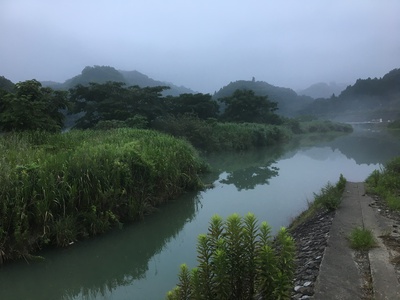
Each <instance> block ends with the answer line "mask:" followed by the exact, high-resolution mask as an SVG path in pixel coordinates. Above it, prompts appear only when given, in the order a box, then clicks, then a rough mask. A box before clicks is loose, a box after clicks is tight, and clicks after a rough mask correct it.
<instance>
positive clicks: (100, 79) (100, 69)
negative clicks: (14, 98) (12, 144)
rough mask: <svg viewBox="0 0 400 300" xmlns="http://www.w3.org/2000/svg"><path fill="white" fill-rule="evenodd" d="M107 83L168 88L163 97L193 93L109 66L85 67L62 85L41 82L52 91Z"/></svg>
mask: <svg viewBox="0 0 400 300" xmlns="http://www.w3.org/2000/svg"><path fill="white" fill-rule="evenodd" d="M107 81H117V82H124V83H126V85H128V86H131V85H138V86H140V87H146V86H149V87H154V86H168V87H170V89H168V90H165V91H164V92H163V95H164V96H167V95H171V96H178V95H179V94H183V93H195V92H194V91H193V90H191V89H189V88H186V87H183V86H176V85H174V84H172V83H169V82H163V81H158V80H154V79H152V78H150V77H148V76H146V75H144V74H142V73H140V72H138V71H121V70H116V69H115V68H113V67H109V66H93V67H89V66H87V67H85V68H84V69H83V70H82V72H81V74H79V75H77V76H74V77H72V78H70V79H67V80H66V81H65V82H64V83H59V82H53V81H42V84H43V85H44V86H48V87H51V88H53V89H70V88H72V87H74V86H76V85H77V84H82V85H87V84H89V82H96V83H105V82H107Z"/></svg>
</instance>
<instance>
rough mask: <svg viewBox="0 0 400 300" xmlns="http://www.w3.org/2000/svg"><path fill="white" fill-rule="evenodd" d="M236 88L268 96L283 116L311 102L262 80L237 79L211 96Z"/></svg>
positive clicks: (293, 113)
mask: <svg viewBox="0 0 400 300" xmlns="http://www.w3.org/2000/svg"><path fill="white" fill-rule="evenodd" d="M237 89H247V90H252V91H254V93H255V94H256V95H258V96H268V100H269V101H273V102H277V103H278V111H277V112H278V113H279V114H281V115H284V116H294V115H296V114H297V111H299V110H301V109H303V108H304V107H305V106H306V105H308V104H310V103H312V102H313V99H312V98H311V97H308V96H299V95H297V94H296V92H295V91H293V90H292V89H289V88H283V87H277V86H274V85H271V84H269V83H267V82H264V81H255V80H252V81H246V80H239V81H235V82H231V83H229V84H228V85H227V86H224V87H223V88H221V89H220V90H219V91H218V92H216V93H215V94H214V96H213V98H214V99H219V98H223V97H228V96H231V95H232V94H233V93H234V91H235V90H237Z"/></svg>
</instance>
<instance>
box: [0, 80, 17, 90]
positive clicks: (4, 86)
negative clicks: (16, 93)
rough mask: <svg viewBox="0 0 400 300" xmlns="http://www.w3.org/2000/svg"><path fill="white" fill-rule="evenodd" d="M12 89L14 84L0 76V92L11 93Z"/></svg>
mask: <svg viewBox="0 0 400 300" xmlns="http://www.w3.org/2000/svg"><path fill="white" fill-rule="evenodd" d="M13 89H14V83H12V81H11V80H9V79H7V78H5V77H4V76H0V90H4V91H6V92H12V91H13Z"/></svg>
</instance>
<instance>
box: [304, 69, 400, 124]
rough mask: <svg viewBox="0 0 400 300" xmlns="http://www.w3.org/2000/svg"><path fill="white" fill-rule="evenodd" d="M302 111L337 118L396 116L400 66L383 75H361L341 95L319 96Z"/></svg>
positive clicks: (399, 110)
mask: <svg viewBox="0 0 400 300" xmlns="http://www.w3.org/2000/svg"><path fill="white" fill-rule="evenodd" d="M302 113H306V114H312V115H316V116H318V117H323V118H329V119H334V120H338V121H369V120H372V119H380V118H382V119H383V120H393V119H397V118H399V116H400V69H394V70H392V71H390V72H389V73H387V74H386V75H385V76H383V77H382V78H374V79H371V78H367V79H358V80H357V81H356V83H355V84H354V85H350V86H348V87H347V88H346V89H345V90H344V91H343V92H342V93H341V94H340V95H339V96H338V97H331V98H329V99H317V100H316V101H314V102H313V103H312V104H310V105H308V106H307V107H306V108H305V109H303V110H302Z"/></svg>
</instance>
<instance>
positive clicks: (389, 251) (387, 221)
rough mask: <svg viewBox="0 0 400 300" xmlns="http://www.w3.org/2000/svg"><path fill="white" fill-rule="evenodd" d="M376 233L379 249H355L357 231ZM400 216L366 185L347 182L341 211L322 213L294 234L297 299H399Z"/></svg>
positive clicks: (295, 293)
mask: <svg viewBox="0 0 400 300" xmlns="http://www.w3.org/2000/svg"><path fill="white" fill-rule="evenodd" d="M357 226H360V227H364V228H368V229H369V230H371V231H372V232H373V234H374V237H375V239H376V241H377V245H378V247H376V248H373V249H371V250H370V251H355V250H352V249H351V248H350V246H349V241H348V236H349V234H350V231H351V230H352V229H353V228H354V227H357ZM399 226H400V214H399V213H396V212H391V211H390V210H389V209H388V208H387V206H386V204H385V203H384V202H383V201H381V200H380V199H379V198H377V197H374V198H372V197H369V196H367V195H366V194H365V190H364V184H363V183H347V185H346V188H345V192H344V193H343V200H342V203H341V205H340V207H339V208H338V210H337V211H332V212H327V211H323V210H320V211H318V212H317V213H315V214H314V215H313V216H312V218H310V219H308V220H307V221H306V222H304V223H302V224H300V225H299V226H297V227H296V228H295V229H294V230H293V231H292V236H293V238H294V239H295V241H296V245H297V256H296V273H295V274H296V275H295V279H294V285H293V291H292V299H366V300H372V299H398V298H399V297H400V285H399V274H400V269H399V264H398V262H399V255H400V252H399V250H400V247H399V245H400V234H399V232H398V231H397V228H398V227H399Z"/></svg>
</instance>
